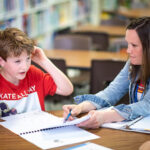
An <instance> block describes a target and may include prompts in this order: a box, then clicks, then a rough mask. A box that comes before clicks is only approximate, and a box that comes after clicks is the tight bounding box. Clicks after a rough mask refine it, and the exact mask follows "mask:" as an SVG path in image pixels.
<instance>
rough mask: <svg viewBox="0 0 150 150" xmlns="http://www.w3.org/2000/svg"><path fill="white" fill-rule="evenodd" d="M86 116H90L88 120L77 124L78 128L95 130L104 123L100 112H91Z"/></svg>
mask: <svg viewBox="0 0 150 150" xmlns="http://www.w3.org/2000/svg"><path fill="white" fill-rule="evenodd" d="M88 115H90V119H89V120H86V121H84V122H82V123H80V124H78V125H77V126H78V127H86V128H91V129H96V128H99V127H100V126H101V125H102V124H103V123H104V119H103V117H104V115H103V113H101V111H98V110H91V111H90V112H89V113H88Z"/></svg>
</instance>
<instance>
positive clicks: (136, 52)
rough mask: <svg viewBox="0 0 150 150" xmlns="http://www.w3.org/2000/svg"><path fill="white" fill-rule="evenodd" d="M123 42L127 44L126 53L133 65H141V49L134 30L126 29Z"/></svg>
mask: <svg viewBox="0 0 150 150" xmlns="http://www.w3.org/2000/svg"><path fill="white" fill-rule="evenodd" d="M125 40H126V41H127V43H128V48H127V53H128V54H129V58H130V62H131V64H133V65H141V64H142V56H143V48H142V44H141V41H140V39H139V36H138V34H137V32H136V30H133V29H127V31H126V36H125Z"/></svg>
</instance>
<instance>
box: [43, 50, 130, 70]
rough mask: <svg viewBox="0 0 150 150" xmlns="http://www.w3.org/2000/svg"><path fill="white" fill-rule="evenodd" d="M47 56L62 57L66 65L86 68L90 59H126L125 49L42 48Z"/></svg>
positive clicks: (89, 65)
mask: <svg viewBox="0 0 150 150" xmlns="http://www.w3.org/2000/svg"><path fill="white" fill-rule="evenodd" d="M44 52H45V54H46V55H47V57H49V58H63V59H65V60H66V65H67V67H71V68H86V69H89V68H90V67H91V60H92V59H100V60H104V59H113V60H122V61H126V60H127V58H128V56H127V53H126V52H125V51H120V52H108V51H92V50H44Z"/></svg>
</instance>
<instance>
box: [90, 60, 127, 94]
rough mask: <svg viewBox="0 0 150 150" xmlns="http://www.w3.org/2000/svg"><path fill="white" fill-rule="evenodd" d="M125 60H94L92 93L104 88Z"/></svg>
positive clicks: (91, 83)
mask: <svg viewBox="0 0 150 150" xmlns="http://www.w3.org/2000/svg"><path fill="white" fill-rule="evenodd" d="M124 64H125V62H123V61H113V60H92V67H91V78H90V93H92V94H94V93H96V92H98V91H100V90H103V89H104V88H105V87H106V86H107V85H108V84H109V83H110V82H111V81H112V80H113V79H114V78H115V77H116V76H117V74H118V73H119V72H120V70H121V69H122V68H123V66H124Z"/></svg>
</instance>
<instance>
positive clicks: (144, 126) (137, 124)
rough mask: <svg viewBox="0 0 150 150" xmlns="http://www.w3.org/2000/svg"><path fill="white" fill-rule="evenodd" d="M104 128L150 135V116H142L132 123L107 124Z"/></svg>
mask: <svg viewBox="0 0 150 150" xmlns="http://www.w3.org/2000/svg"><path fill="white" fill-rule="evenodd" d="M102 127H105V128H112V129H119V130H125V131H134V132H142V133H148V134H150V116H147V117H142V116H141V117H139V118H137V119H135V120H132V121H122V122H114V123H105V124H103V125H102Z"/></svg>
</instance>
